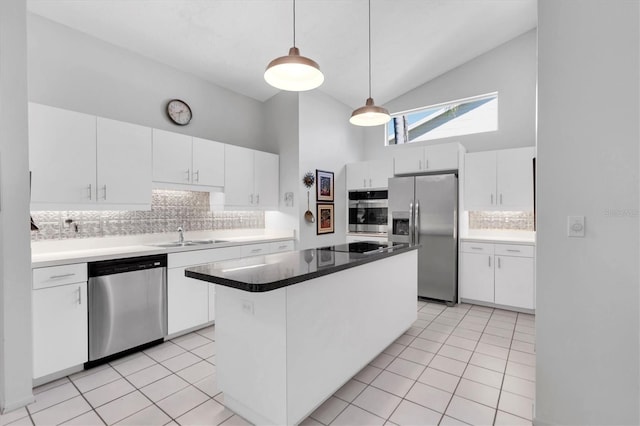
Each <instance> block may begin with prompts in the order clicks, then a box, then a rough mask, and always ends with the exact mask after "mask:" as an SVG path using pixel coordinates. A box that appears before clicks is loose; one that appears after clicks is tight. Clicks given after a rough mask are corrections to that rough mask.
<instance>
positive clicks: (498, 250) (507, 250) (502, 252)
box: [495, 244, 535, 257]
mask: <svg viewBox="0 0 640 426" xmlns="http://www.w3.org/2000/svg"><path fill="white" fill-rule="evenodd" d="M534 252H535V248H534V246H529V245H520V244H496V245H495V254H496V255H497V256H515V257H534Z"/></svg>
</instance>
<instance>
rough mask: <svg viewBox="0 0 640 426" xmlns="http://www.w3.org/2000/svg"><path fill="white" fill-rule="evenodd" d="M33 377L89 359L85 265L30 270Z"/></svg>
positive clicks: (64, 368)
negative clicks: (31, 282)
mask: <svg viewBox="0 0 640 426" xmlns="http://www.w3.org/2000/svg"><path fill="white" fill-rule="evenodd" d="M31 294H32V319H33V324H32V330H33V335H32V339H33V378H34V379H36V380H37V379H39V378H42V377H44V376H48V375H50V374H53V373H57V372H60V371H63V370H66V369H69V368H71V367H75V366H78V365H81V364H83V363H85V362H87V361H88V359H89V354H88V345H89V342H88V323H87V264H86V263H82V264H75V265H64V266H58V267H51V268H37V269H34V270H33V290H32V293H31Z"/></svg>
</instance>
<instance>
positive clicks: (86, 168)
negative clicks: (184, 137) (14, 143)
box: [29, 103, 151, 210]
mask: <svg viewBox="0 0 640 426" xmlns="http://www.w3.org/2000/svg"><path fill="white" fill-rule="evenodd" d="M29 168H30V170H31V172H32V182H31V208H32V209H33V210H49V209H50V210H91V209H104V208H131V209H138V210H141V209H149V208H150V205H151V182H150V177H151V129H150V128H148V127H143V126H138V125H135V124H130V123H124V122H120V121H115V120H108V119H103V118H99V117H96V116H93V115H88V114H82V113H78V112H74V111H68V110H64V109H60V108H54V107H49V106H46V105H39V104H33V103H30V104H29Z"/></svg>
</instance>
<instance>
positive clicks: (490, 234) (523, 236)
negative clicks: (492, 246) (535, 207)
mask: <svg viewBox="0 0 640 426" xmlns="http://www.w3.org/2000/svg"><path fill="white" fill-rule="evenodd" d="M460 241H476V242H486V243H509V244H529V245H531V244H533V245H535V243H536V233H535V232H534V231H474V230H469V232H468V233H467V234H466V235H464V236H461V237H460Z"/></svg>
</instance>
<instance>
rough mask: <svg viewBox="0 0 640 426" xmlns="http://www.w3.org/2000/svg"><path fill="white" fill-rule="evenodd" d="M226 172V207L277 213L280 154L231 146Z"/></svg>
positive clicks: (226, 159)
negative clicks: (275, 211)
mask: <svg viewBox="0 0 640 426" xmlns="http://www.w3.org/2000/svg"><path fill="white" fill-rule="evenodd" d="M225 170H226V173H225V183H224V195H225V202H224V203H225V206H229V207H242V208H247V207H248V208H252V209H256V208H258V209H265V210H268V209H269V210H270V209H276V210H277V208H278V194H279V187H280V184H279V182H280V167H279V156H278V155H276V154H270V153H267V152H262V151H255V150H252V149H248V148H243V147H239V146H233V145H227V146H226V151H225Z"/></svg>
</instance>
